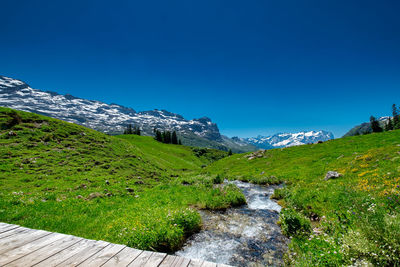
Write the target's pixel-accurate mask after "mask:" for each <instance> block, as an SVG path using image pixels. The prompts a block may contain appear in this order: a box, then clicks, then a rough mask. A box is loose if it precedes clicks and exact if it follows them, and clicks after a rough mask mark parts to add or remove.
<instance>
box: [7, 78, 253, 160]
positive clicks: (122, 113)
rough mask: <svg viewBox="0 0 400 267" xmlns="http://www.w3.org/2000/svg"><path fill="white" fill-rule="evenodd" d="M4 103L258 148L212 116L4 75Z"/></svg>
mask: <svg viewBox="0 0 400 267" xmlns="http://www.w3.org/2000/svg"><path fill="white" fill-rule="evenodd" d="M0 106H4V107H10V108H14V109H18V110H22V111H28V112H33V113H38V114H41V115H45V116H49V117H53V118H57V119H61V120H64V121H68V122H72V123H76V124H80V125H83V126H86V127H88V128H91V129H94V130H97V131H100V132H104V133H107V134H121V133H123V130H124V128H125V127H126V125H128V124H134V125H137V126H139V127H141V129H142V133H143V134H144V135H150V136H151V135H153V131H154V128H157V129H161V130H170V131H177V132H178V133H179V135H180V138H181V139H182V142H183V143H184V144H186V145H193V146H204V147H210V148H217V149H221V150H228V149H231V150H232V151H234V152H247V151H254V150H256V148H255V147H254V146H252V145H249V144H247V143H240V141H231V140H228V139H227V138H228V137H223V136H222V135H221V133H220V132H219V128H218V126H217V124H216V123H214V122H212V121H211V119H210V118H208V117H201V118H197V119H192V120H186V119H185V118H184V117H183V116H182V115H180V114H177V113H173V112H169V111H167V110H164V109H162V110H159V109H154V110H148V111H140V112H137V111H136V110H135V109H133V108H130V107H125V106H122V105H118V104H115V103H111V104H107V103H104V102H101V101H97V100H88V99H84V98H79V97H75V96H72V95H70V94H65V95H62V94H58V93H56V92H53V91H42V90H39V89H33V88H31V87H30V86H29V85H28V84H27V83H26V82H23V81H21V80H16V79H13V78H9V77H5V76H1V75H0Z"/></svg>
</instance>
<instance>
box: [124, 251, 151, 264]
mask: <svg viewBox="0 0 400 267" xmlns="http://www.w3.org/2000/svg"><path fill="white" fill-rule="evenodd" d="M153 253H154V252H151V251H143V252H142V253H140V255H139V256H138V257H137V258H136V259H135V260H134V261H132V262H131V263H130V264H129V265H128V266H129V267H142V266H143V265H145V264H146V262H147V260H148V259H149V258H150V257H151V255H153Z"/></svg>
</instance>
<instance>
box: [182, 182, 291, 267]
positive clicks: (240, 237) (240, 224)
mask: <svg viewBox="0 0 400 267" xmlns="http://www.w3.org/2000/svg"><path fill="white" fill-rule="evenodd" d="M233 183H234V184H235V185H236V186H238V187H239V188H240V189H241V190H242V191H243V193H244V195H245V197H246V200H247V205H244V206H241V207H238V208H232V209H228V210H226V211H224V212H211V211H201V216H202V218H203V224H204V227H203V230H202V231H200V232H199V233H198V234H195V235H194V236H192V237H191V238H190V239H189V240H188V241H187V242H186V243H185V245H184V247H183V248H182V249H181V250H180V251H178V252H176V255H178V256H182V257H186V258H192V259H202V260H207V261H211V262H216V263H224V264H229V265H234V266H265V265H272V266H279V265H282V263H283V262H282V256H283V254H284V253H285V251H286V249H287V243H288V240H287V238H286V237H285V236H283V235H282V233H281V230H280V228H279V226H278V225H277V221H278V217H279V212H280V210H281V207H280V206H279V205H278V204H277V203H276V202H275V201H273V200H271V199H270V196H271V195H272V194H273V192H274V189H275V188H277V186H269V187H263V186H259V185H254V184H250V183H244V182H239V181H234V182H233Z"/></svg>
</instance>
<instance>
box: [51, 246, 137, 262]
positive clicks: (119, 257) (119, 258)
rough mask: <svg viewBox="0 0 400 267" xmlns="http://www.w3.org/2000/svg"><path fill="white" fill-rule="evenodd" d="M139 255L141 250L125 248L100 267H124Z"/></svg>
mask: <svg viewBox="0 0 400 267" xmlns="http://www.w3.org/2000/svg"><path fill="white" fill-rule="evenodd" d="M141 253H142V251H141V250H138V249H134V248H129V247H125V248H124V249H123V250H121V251H120V252H118V253H117V254H116V255H114V257H112V258H111V259H110V260H109V261H107V262H106V263H105V264H104V265H103V266H102V267H114V266H124V267H125V266H127V265H128V264H129V263H131V262H132V261H133V260H135V259H136V258H137V257H138V256H139V255H140V254H141ZM43 267H44V266H43Z"/></svg>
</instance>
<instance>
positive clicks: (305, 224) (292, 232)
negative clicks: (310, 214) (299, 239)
mask: <svg viewBox="0 0 400 267" xmlns="http://www.w3.org/2000/svg"><path fill="white" fill-rule="evenodd" d="M280 224H281V228H282V232H283V234H284V235H286V236H307V235H309V234H310V232H311V224H310V221H309V220H308V219H307V218H305V217H304V216H302V215H301V214H300V213H298V212H296V211H295V210H292V209H285V210H283V211H282V212H281V215H280Z"/></svg>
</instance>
